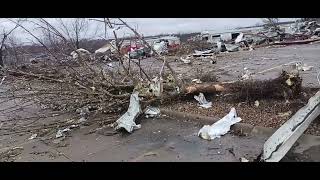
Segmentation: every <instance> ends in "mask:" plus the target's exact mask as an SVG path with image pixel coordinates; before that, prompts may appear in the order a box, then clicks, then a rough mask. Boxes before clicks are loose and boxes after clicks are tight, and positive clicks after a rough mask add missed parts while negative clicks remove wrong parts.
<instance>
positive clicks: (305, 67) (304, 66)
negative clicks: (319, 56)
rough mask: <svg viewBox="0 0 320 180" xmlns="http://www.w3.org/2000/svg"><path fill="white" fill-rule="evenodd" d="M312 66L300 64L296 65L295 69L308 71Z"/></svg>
mask: <svg viewBox="0 0 320 180" xmlns="http://www.w3.org/2000/svg"><path fill="white" fill-rule="evenodd" d="M312 68H313V66H308V65H307V64H302V62H299V63H296V69H297V70H298V71H310V70H311V69H312Z"/></svg>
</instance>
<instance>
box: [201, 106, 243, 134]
mask: <svg viewBox="0 0 320 180" xmlns="http://www.w3.org/2000/svg"><path fill="white" fill-rule="evenodd" d="M240 121H241V118H240V117H237V113H236V109H235V108H231V110H230V112H229V114H227V115H226V116H225V117H223V118H222V119H220V120H219V121H217V122H215V123H214V124H212V125H211V126H210V125H205V126H203V128H201V129H200V131H199V133H198V136H200V137H201V138H203V139H206V140H213V139H215V138H220V137H221V136H222V135H224V134H226V133H228V131H229V130H230V126H232V125H233V124H235V123H238V122H240Z"/></svg>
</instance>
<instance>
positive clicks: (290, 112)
mask: <svg viewBox="0 0 320 180" xmlns="http://www.w3.org/2000/svg"><path fill="white" fill-rule="evenodd" d="M291 114H292V111H287V112H284V113H278V114H277V115H278V116H279V117H282V118H283V117H289V116H290V115H291Z"/></svg>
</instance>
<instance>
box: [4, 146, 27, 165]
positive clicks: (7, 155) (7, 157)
mask: <svg viewBox="0 0 320 180" xmlns="http://www.w3.org/2000/svg"><path fill="white" fill-rule="evenodd" d="M22 151H23V147H14V148H10V149H7V150H6V151H4V152H0V161H4V162H9V161H14V160H15V159H14V157H16V156H18V155H19V154H21V153H22Z"/></svg>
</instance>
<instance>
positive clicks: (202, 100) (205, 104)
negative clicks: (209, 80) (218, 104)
mask: <svg viewBox="0 0 320 180" xmlns="http://www.w3.org/2000/svg"><path fill="white" fill-rule="evenodd" d="M194 99H195V100H197V101H198V102H199V106H200V107H203V108H210V107H212V102H208V101H207V100H206V98H205V97H204V95H203V93H199V96H194Z"/></svg>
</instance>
